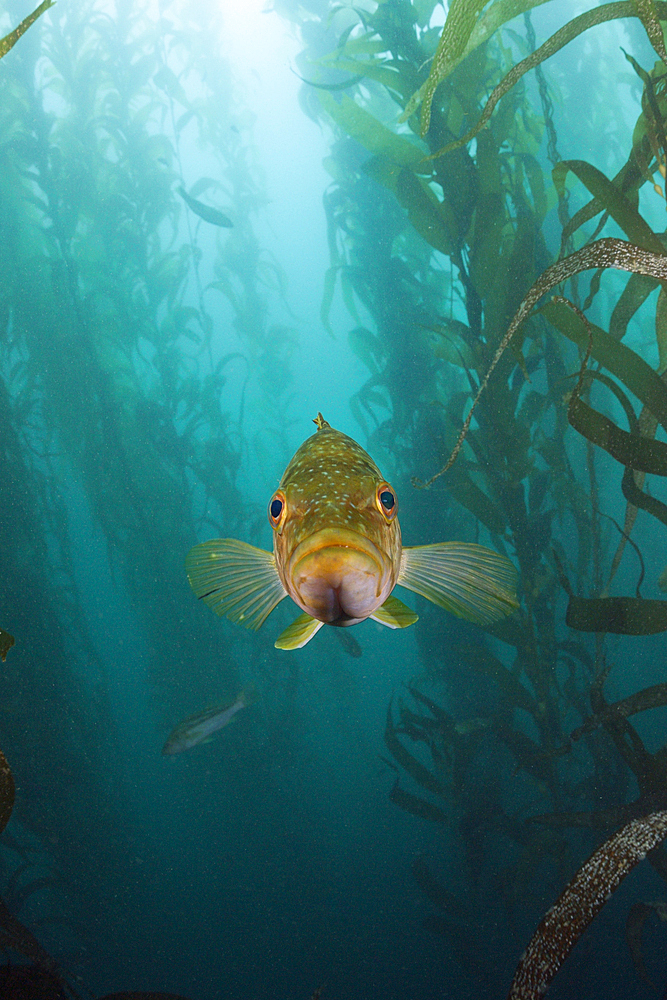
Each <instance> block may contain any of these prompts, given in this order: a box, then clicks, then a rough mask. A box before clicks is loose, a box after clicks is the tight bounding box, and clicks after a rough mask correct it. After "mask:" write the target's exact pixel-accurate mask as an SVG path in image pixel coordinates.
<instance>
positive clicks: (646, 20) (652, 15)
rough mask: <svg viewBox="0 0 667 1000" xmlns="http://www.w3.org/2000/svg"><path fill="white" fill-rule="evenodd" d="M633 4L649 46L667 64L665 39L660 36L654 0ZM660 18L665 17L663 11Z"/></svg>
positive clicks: (660, 29) (635, 0) (641, 0)
mask: <svg viewBox="0 0 667 1000" xmlns="http://www.w3.org/2000/svg"><path fill="white" fill-rule="evenodd" d="M634 2H635V5H636V7H637V13H638V15H639V18H640V20H641V22H642V24H643V25H644V28H645V30H646V34H647V35H648V37H649V41H650V43H651V45H652V46H653V48H654V49H655V51H656V52H657V53H658V55H659V56H660V58H661V59H662V61H663V62H664V63H667V52H665V39H664V37H663V34H662V28H661V27H660V21H659V15H658V10H657V4H656V3H655V0H634ZM661 6H662V5H661ZM662 16H663V17H664V16H665V14H664V11H663V12H662Z"/></svg>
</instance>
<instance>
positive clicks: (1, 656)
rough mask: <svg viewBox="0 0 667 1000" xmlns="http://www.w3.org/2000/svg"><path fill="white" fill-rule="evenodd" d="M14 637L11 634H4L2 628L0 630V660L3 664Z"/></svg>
mask: <svg viewBox="0 0 667 1000" xmlns="http://www.w3.org/2000/svg"><path fill="white" fill-rule="evenodd" d="M15 641H16V640H15V639H14V636H13V635H11V633H9V632H6V631H5V630H4V628H0V660H2V662H3V663H4V662H5V660H6V659H7V653H8V652H9V650H10V649H11V648H12V646H13V645H14V642H15Z"/></svg>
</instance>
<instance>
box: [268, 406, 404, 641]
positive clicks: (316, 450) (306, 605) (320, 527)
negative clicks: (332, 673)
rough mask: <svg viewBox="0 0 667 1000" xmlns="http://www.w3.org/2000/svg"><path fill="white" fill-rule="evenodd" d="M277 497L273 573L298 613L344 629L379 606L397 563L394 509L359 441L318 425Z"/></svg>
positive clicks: (387, 488)
mask: <svg viewBox="0 0 667 1000" xmlns="http://www.w3.org/2000/svg"><path fill="white" fill-rule="evenodd" d="M381 496H384V498H385V502H384V503H383V501H382V500H381V499H380V498H381ZM276 498H278V502H279V503H280V502H282V503H283V508H282V511H281V516H280V518H279V519H274V518H272V517H271V512H270V510H269V519H270V520H271V522H272V524H273V527H274V538H273V551H274V555H275V560H276V567H277V569H278V575H279V576H280V579H281V581H282V584H283V587H284V588H285V590H286V592H287V593H288V594H289V596H290V597H291V598H292V600H293V601H295V602H296V604H298V605H299V607H300V608H301V609H302V610H303V611H305V612H306V613H307V614H309V615H311V616H312V617H313V618H316V619H318V620H319V621H322V622H326V623H327V624H329V625H343V626H345V625H354V624H356V623H357V622H359V621H363V619H364V618H368V617H369V615H371V614H372V613H373V612H374V611H375V610H376V609H377V608H379V607H380V606H381V605H382V604H384V602H385V600H386V599H387V598H388V597H389V595H390V594H391V592H392V590H393V589H394V586H395V585H396V580H397V578H398V573H399V569H400V562H401V529H400V526H399V523H398V518H397V517H396V511H397V503H396V498H395V494H394V491H393V490H392V488H391V486H390V485H389V483H387V482H386V480H385V479H384V477H383V476H382V473H381V472H380V470H379V469H378V467H377V465H376V464H375V462H374V461H373V459H372V458H371V457H370V455H368V454H367V453H366V452H365V451H364V449H363V448H361V447H360V446H359V445H358V444H357V443H356V441H353V440H352V438H350V437H348V436H347V435H346V434H341V433H340V431H335V430H333V428H331V427H330V426H329V424H327V423H326V421H322V424H321V426H320V427H319V430H318V432H317V433H316V434H314V435H313V436H312V437H310V438H308V440H307V441H306V442H305V443H304V444H302V445H301V447H300V448H299V450H298V451H297V453H296V454H295V456H294V458H293V459H292V461H291V462H290V463H289V465H288V466H287V468H286V469H285V473H284V475H283V477H282V479H281V481H280V487H279V489H278V490H277V492H276V494H275V495H274V499H273V501H272V503H274V502H275V499H276ZM276 509H277V508H276Z"/></svg>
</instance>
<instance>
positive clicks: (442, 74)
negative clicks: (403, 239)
mask: <svg viewBox="0 0 667 1000" xmlns="http://www.w3.org/2000/svg"><path fill="white" fill-rule="evenodd" d="M461 5H462V6H464V5H465V3H464V0H461ZM452 6H453V5H452ZM525 6H526V7H527V6H528V5H525ZM658 8H659V9H658ZM450 9H451V8H450ZM524 9H525V7H524ZM666 11H667V5H665V4H664V3H655V5H654V0H637V2H635V0H628V2H624V0H616V2H614V3H608V4H601V5H600V6H599V7H596V8H595V9H594V10H590V11H586V12H585V13H583V14H579V15H578V16H577V17H575V18H573V19H572V20H571V21H568V23H567V24H566V25H564V26H563V27H562V28H560V29H559V30H558V31H557V32H556V33H555V34H553V35H552V36H551V38H549V39H547V41H546V42H544V44H543V45H541V46H540V47H539V48H538V49H536V50H535V51H534V52H532V53H531V54H530V55H529V56H527V57H526V58H525V59H523V60H522V61H521V62H519V63H517V65H516V66H514V67H513V68H512V69H511V70H510V72H509V73H507V75H506V76H505V77H504V78H503V80H502V81H501V82H500V83H499V84H498V85H497V86H496V87H495V88H494V89H493V91H492V93H491V95H490V96H489V98H488V100H487V102H486V105H485V106H484V109H483V111H482V114H481V115H480V117H479V120H478V121H477V124H476V125H475V126H473V128H471V129H469V131H468V132H466V134H465V135H464V136H462V137H461V138H460V139H456V140H454V141H453V142H449V143H447V144H446V145H445V146H443V147H442V148H440V149H438V150H437V151H436V152H434V153H431V154H430V156H429V157H428V159H429V160H433V159H435V158H436V157H440V156H444V155H445V154H447V153H450V152H453V151H454V150H456V149H459V148H460V147H461V146H464V145H466V144H467V143H468V142H470V141H471V140H472V139H474V138H475V136H477V135H478V134H479V132H480V131H481V130H482V129H483V128H484V126H485V125H486V124H487V122H488V121H489V119H490V118H491V115H492V114H493V112H494V110H495V108H496V105H497V104H498V102H499V101H500V100H501V98H502V97H504V96H505V94H507V93H508V92H509V91H510V90H511V89H512V87H514V86H515V84H516V83H517V82H518V81H519V80H520V79H521V77H522V76H524V75H525V74H526V73H528V72H529V70H531V69H535V67H536V66H540V65H541V64H542V63H543V62H544V61H545V59H549V58H550V57H551V56H552V55H555V53H556V52H558V51H559V50H560V49H562V48H563V47H564V46H565V45H567V44H568V43H569V42H571V41H572V40H573V39H574V38H576V37H577V36H578V35H580V34H582V32H584V31H587V30H588V29H589V28H592V27H594V26H596V25H598V24H604V23H606V22H607V21H612V20H615V19H617V18H623V17H639V18H640V20H641V21H642V24H643V25H644V27H645V29H646V33H647V34H648V36H649V39H650V41H651V44H652V45H653V46H654V48H655V49H656V52H657V53H658V55H659V56H660V58H661V59H664V60H665V61H667V55H665V54H664V53H665V48H664V40H663V36H662V29H661V28H660V25H659V21H658V17H659V15H660V14H662V15H663V20H664V19H667V13H666ZM518 12H519V11H517V13H518ZM476 13H478V10H476V9H474V8H472V9H470V11H469V14H468V16H467V18H466V21H465V25H464V26H462V28H460V27H459V25H458V24H457V25H456V26H455V27H452V29H451V31H449V32H448V31H447V24H448V21H449V17H448V19H447V21H446V22H445V26H444V28H443V33H442V36H441V41H440V46H439V49H438V54H437V55H436V58H435V59H434V61H433V67H432V69H431V73H430V75H429V79H428V81H427V83H426V84H425V85H424V88H423V94H421V93H419V94H416V95H414V97H413V98H412V100H411V102H410V103H409V105H408V107H409V109H410V111H412V110H414V107H416V105H417V103H418V102H419V100H420V99H421V100H422V101H423V106H422V115H421V134H422V135H425V134H426V132H427V131H428V128H429V124H430V117H431V104H432V101H433V97H434V94H435V90H436V87H437V86H438V84H439V83H440V82H441V81H442V80H444V79H445V78H446V77H447V75H448V73H450V72H451V70H452V69H453V68H454V65H455V64H456V60H457V58H458V57H459V56H460V55H461V53H462V51H463V46H464V45H465V42H466V41H467V37H469V36H470V34H472V28H473V24H472V20H473V18H474V16H475V14H476ZM510 16H514V15H513V14H510ZM466 31H467V37H465V38H463V43H462V42H461V39H462V37H463V35H464V34H465V32H466Z"/></svg>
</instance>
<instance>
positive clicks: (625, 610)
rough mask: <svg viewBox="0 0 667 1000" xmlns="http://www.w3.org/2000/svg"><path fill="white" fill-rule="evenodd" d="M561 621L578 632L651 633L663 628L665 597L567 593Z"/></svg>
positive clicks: (666, 618)
mask: <svg viewBox="0 0 667 1000" xmlns="http://www.w3.org/2000/svg"><path fill="white" fill-rule="evenodd" d="M565 624H566V625H568V626H569V627H570V628H574V629H577V631H579V632H613V633H614V634H615V635H655V634H656V633H657V632H665V631H667V601H654V600H649V599H648V598H644V597H575V596H574V595H572V596H571V597H570V600H569V603H568V606H567V614H566V616H565Z"/></svg>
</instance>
